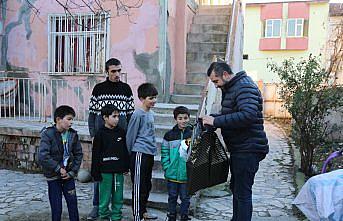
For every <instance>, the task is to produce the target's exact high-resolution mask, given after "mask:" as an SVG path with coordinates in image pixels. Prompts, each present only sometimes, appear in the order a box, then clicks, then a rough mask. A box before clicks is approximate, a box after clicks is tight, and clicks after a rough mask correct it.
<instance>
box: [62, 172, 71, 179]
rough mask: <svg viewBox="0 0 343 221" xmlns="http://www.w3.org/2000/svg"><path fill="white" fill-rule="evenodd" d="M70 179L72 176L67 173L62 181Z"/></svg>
mask: <svg viewBox="0 0 343 221" xmlns="http://www.w3.org/2000/svg"><path fill="white" fill-rule="evenodd" d="M69 178H70V176H69V174H68V173H66V174H65V175H64V176H63V175H62V180H67V179H69Z"/></svg>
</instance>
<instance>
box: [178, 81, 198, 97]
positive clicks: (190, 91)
mask: <svg viewBox="0 0 343 221" xmlns="http://www.w3.org/2000/svg"><path fill="white" fill-rule="evenodd" d="M203 90H204V85H201V84H175V87H174V93H175V94H187V95H199V94H201V92H202V91H203Z"/></svg>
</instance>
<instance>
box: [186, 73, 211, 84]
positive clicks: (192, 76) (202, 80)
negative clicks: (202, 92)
mask: <svg viewBox="0 0 343 221" xmlns="http://www.w3.org/2000/svg"><path fill="white" fill-rule="evenodd" d="M186 81H187V83H188V84H203V85H205V84H206V82H207V81H208V77H207V74H206V73H203V72H188V73H187V74H186Z"/></svg>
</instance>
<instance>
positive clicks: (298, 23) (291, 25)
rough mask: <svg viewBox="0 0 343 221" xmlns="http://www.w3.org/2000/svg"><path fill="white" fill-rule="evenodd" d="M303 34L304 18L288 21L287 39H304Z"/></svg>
mask: <svg viewBox="0 0 343 221" xmlns="http://www.w3.org/2000/svg"><path fill="white" fill-rule="evenodd" d="M303 33H304V19H303V18H292V19H288V20H287V37H303Z"/></svg>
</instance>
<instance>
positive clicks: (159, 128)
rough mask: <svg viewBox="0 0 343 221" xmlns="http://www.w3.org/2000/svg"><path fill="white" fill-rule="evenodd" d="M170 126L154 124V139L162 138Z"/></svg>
mask: <svg viewBox="0 0 343 221" xmlns="http://www.w3.org/2000/svg"><path fill="white" fill-rule="evenodd" d="M171 128H172V126H170V125H163V124H156V123H155V135H156V138H163V137H164V134H165V133H166V132H168V130H170V129H171Z"/></svg>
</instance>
